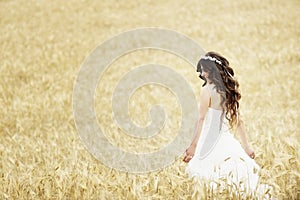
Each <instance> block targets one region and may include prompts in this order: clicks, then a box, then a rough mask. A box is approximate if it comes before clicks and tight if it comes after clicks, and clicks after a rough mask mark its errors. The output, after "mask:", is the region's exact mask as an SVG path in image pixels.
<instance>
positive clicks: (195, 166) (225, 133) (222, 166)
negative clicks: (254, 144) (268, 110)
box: [183, 52, 260, 191]
mask: <svg viewBox="0 0 300 200" xmlns="http://www.w3.org/2000/svg"><path fill="white" fill-rule="evenodd" d="M197 72H200V76H199V77H200V78H201V79H203V80H204V84H203V85H202V89H201V94H200V112H199V120H198V122H197V125H196V128H195V134H194V138H193V140H192V142H191V145H190V146H189V147H188V148H187V149H186V151H185V156H184V159H183V161H184V162H187V163H188V165H187V168H186V172H187V173H188V174H189V176H190V177H191V176H197V177H199V178H205V179H219V178H226V180H228V181H229V182H233V183H235V185H237V186H239V185H240V184H241V183H243V184H244V186H246V187H244V186H243V187H244V188H247V189H250V190H251V191H253V190H255V188H256V186H257V183H258V179H259V176H258V171H259V170H260V167H259V166H258V165H257V164H256V162H255V161H254V160H253V159H254V158H255V153H254V151H253V149H252V148H251V147H250V145H249V144H248V141H247V138H246V132H245V127H244V122H243V120H242V118H241V116H240V112H239V111H240V110H239V100H240V98H241V95H240V93H239V90H238V87H239V83H238V82H237V80H236V79H235V78H234V72H233V69H232V68H231V67H230V66H229V62H228V61H227V60H226V59H225V58H224V57H223V56H221V55H219V54H218V53H215V52H208V53H206V54H205V56H203V57H201V59H200V60H199V62H198V65H197ZM233 127H236V130H237V132H238V134H239V136H240V138H241V142H242V146H243V147H242V146H241V144H240V143H239V142H238V141H237V140H236V139H235V138H234V137H233V134H232V133H231V132H230V130H231V128H233Z"/></svg>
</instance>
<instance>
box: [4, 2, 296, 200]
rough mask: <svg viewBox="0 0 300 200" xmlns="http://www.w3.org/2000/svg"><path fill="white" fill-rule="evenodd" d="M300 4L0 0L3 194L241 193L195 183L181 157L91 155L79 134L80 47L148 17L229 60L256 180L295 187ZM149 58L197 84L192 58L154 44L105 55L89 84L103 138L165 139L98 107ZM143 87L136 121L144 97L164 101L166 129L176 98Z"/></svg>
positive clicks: (124, 143) (279, 193)
mask: <svg viewBox="0 0 300 200" xmlns="http://www.w3.org/2000/svg"><path fill="white" fill-rule="evenodd" d="M299 9H300V2H299V1H296V0H291V1H288V2H285V3H284V4H283V2H281V1H279V0H266V1H258V0H254V1H246V0H244V1H220V0H215V1H202V0H201V1H183V0H178V1H176V2H175V1H169V0H166V1H150V0H148V1H140V2H136V3H135V2H131V1H127V2H126V1H98V2H94V1H84V0H81V1H73V0H70V1H65V2H63V1H58V0H54V1H46V0H44V1H23V0H19V1H16V0H11V1H10V0H1V1H0V28H1V29H0V30H1V33H0V36H1V37H0V49H1V54H0V76H1V79H0V107H1V111H0V119H1V123H0V141H1V142H0V156H1V162H0V170H1V171H0V173H1V181H0V182H1V184H0V191H1V198H3V199H24V198H25V199H52V198H53V199H196V198H197V197H202V198H210V199H211V198H213V197H212V196H214V197H216V198H224V199H225V198H236V199H238V198H243V197H241V196H234V193H232V192H230V190H227V191H226V192H224V193H223V194H222V195H223V196H218V195H219V194H214V193H211V192H207V193H202V192H199V191H196V190H194V189H193V185H194V180H190V179H188V178H187V176H186V174H184V169H185V166H186V164H185V163H183V162H182V161H181V158H178V160H177V161H176V162H174V164H173V165H171V166H169V167H167V168H165V169H164V170H160V171H157V172H153V173H148V174H142V175H135V174H128V173H122V172H118V171H116V170H113V169H110V168H108V167H106V166H104V165H102V164H101V163H100V162H98V161H97V160H96V159H94V158H93V157H92V156H91V154H90V153H89V152H88V151H87V150H86V149H85V148H84V146H83V144H82V142H81V141H80V139H79V137H78V134H77V131H76V128H75V124H74V121H73V116H72V89H73V83H74V81H75V78H76V75H77V72H78V70H79V67H80V65H81V63H82V62H83V60H84V58H85V57H86V56H87V55H88V54H89V52H90V51H91V50H92V49H94V48H95V47H96V46H97V45H98V44H99V43H100V42H102V41H103V40H105V39H108V38H110V37H111V36H113V35H115V34H118V33H121V32H122V31H125V30H128V29H132V28H137V27H149V26H154V27H162V28H168V29H173V30H176V31H178V32H181V33H184V34H186V35H188V36H189V37H192V38H193V39H195V40H196V41H197V42H198V43H199V44H201V45H202V47H203V48H204V49H206V50H215V51H218V52H220V53H222V54H224V55H225V56H226V57H227V58H228V59H229V60H230V61H231V64H232V66H233V67H234V69H235V71H236V74H237V76H238V79H239V81H240V84H241V92H242V95H243V97H242V101H241V104H242V105H241V106H242V109H243V114H244V117H245V121H246V122H247V131H248V134H249V140H250V141H251V144H252V146H253V147H254V149H255V150H256V154H257V158H256V161H257V163H258V164H259V165H260V166H261V167H262V174H261V181H262V182H264V183H268V184H271V185H273V186H274V196H275V197H276V198H278V199H300V192H299V185H300V170H299V169H300V161H299V120H300V119H299V103H300V102H299V99H300V94H299V91H300V85H299V82H298V81H299V77H300V72H299V71H300V56H299V52H300V46H299V44H300V29H299V27H300V16H299ZM148 61H151V62H152V63H155V62H159V63H164V64H166V65H168V66H171V67H173V68H175V69H176V70H178V71H179V72H180V73H181V74H182V75H184V76H185V77H186V78H187V80H189V81H190V82H191V84H192V85H193V87H194V89H195V91H196V92H197V94H198V93H199V91H200V85H201V84H202V82H201V81H200V80H199V79H198V78H197V74H196V73H195V71H194V69H192V67H187V66H186V65H187V64H186V63H184V62H182V61H181V60H180V59H179V58H174V56H172V55H168V54H166V53H163V52H159V51H154V50H149V51H143V52H142V51H140V52H135V53H133V54H132V55H131V54H130V55H128V56H127V57H124V58H122V59H120V60H119V61H118V62H117V63H115V64H113V65H112V66H111V69H110V70H111V71H108V72H107V74H105V76H104V77H103V80H101V81H104V82H103V83H105V87H103V84H102V82H100V83H99V87H98V89H97V94H102V95H97V96H96V102H97V104H96V105H97V106H96V108H97V112H98V113H97V115H98V119H99V123H100V124H101V126H102V127H103V128H104V129H106V130H107V132H106V133H107V134H108V135H107V136H108V138H111V139H112V138H116V137H117V139H118V140H117V141H112V142H115V143H116V145H119V146H121V147H122V148H128V150H130V151H139V149H140V147H145V149H146V150H149V151H150V150H151V149H152V150H153V149H155V148H157V147H158V145H161V143H160V140H158V141H157V140H154V141H151V142H149V143H136V141H133V140H131V139H130V138H126V137H125V136H124V138H122V134H120V133H119V132H117V131H116V126H115V125H114V124H112V122H111V120H110V118H109V116H105V115H103V113H110V112H111V111H110V110H109V109H110V107H109V106H106V105H109V100H110V99H111V98H110V96H109V94H110V90H109V88H113V87H114V84H116V82H117V80H118V79H119V78H120V77H121V76H122V74H123V73H125V72H126V71H128V70H130V69H131V67H133V66H137V64H140V63H146V62H148ZM120 69H121V70H120ZM106 89H107V90H106ZM150 89H151V87H150V86H147V87H145V88H144V89H143V90H142V89H141V90H138V91H137V92H138V94H135V96H134V97H133V99H132V101H133V102H134V105H135V107H134V108H133V107H131V108H130V112H131V115H132V116H133V119H134V120H135V121H136V123H140V124H144V123H147V120H148V116H147V112H146V111H147V108H148V107H147V106H149V105H152V104H153V103H157V102H161V103H162V104H163V105H165V107H166V110H167V112H170V113H171V114H173V115H171V116H172V117H171V118H170V120H171V121H170V122H168V126H167V127H166V128H167V129H166V130H165V134H166V135H168V136H171V135H172V133H174V131H176V129H177V128H178V125H177V124H176V123H177V122H178V120H179V117H180V115H179V114H178V113H179V111H178V105H177V104H176V99H175V98H174V97H173V96H172V94H171V93H168V92H167V91H165V90H164V89H163V88H156V89H153V91H154V92H153V94H149V93H148V92H147V91H150ZM103 92H104V93H105V94H104V95H103ZM162 94H164V95H162ZM103 96H104V97H106V98H107V99H102V97H103ZM137 97H142V98H137ZM197 98H198V97H197ZM149 99H150V100H149ZM145 102H146V103H145ZM170 102H171V103H170ZM170 105H172V106H170ZM172 124H175V126H172ZM109 133H114V134H109ZM120 138H121V139H122V140H119V139H120ZM160 139H161V138H160ZM112 140H113V139H112ZM163 142H166V141H164V140H162V143H163ZM137 144H138V145H137ZM143 150H144V149H143ZM201 195H202V196H201ZM247 198H252V197H247ZM253 198H254V197H253Z"/></svg>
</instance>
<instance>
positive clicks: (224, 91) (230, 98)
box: [197, 52, 241, 128]
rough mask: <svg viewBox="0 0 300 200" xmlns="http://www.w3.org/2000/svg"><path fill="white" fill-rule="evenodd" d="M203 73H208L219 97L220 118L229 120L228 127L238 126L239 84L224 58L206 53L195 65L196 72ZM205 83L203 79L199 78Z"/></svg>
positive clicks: (212, 53)
mask: <svg viewBox="0 0 300 200" xmlns="http://www.w3.org/2000/svg"><path fill="white" fill-rule="evenodd" d="M201 66H202V68H203V71H205V72H207V73H208V79H209V80H210V81H212V82H213V83H214V84H215V87H216V91H217V92H218V93H219V94H220V95H221V107H222V110H223V113H222V116H224V114H225V117H226V119H227V120H229V124H230V127H231V128H232V127H233V126H234V125H236V124H238V114H239V100H240V99H241V94H240V92H239V90H238V88H239V83H238V81H237V80H236V79H235V78H234V72H233V69H232V68H231V67H230V66H229V62H228V60H227V59H226V58H224V57H223V56H221V55H220V54H218V53H216V52H208V53H206V54H205V57H202V58H201V59H200V60H199V62H198V65H197V72H200V73H202V69H201ZM199 77H200V78H201V79H203V80H204V81H205V82H204V84H203V85H202V87H203V86H205V85H206V83H207V80H206V79H205V77H203V76H201V74H200V76H199Z"/></svg>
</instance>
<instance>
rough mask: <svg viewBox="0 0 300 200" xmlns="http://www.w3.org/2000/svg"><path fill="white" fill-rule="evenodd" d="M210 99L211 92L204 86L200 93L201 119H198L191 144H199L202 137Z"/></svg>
mask: <svg viewBox="0 0 300 200" xmlns="http://www.w3.org/2000/svg"><path fill="white" fill-rule="evenodd" d="M209 100H210V92H209V90H208V88H207V87H203V89H202V90H201V93H200V110H199V119H198V123H197V127H196V130H195V133H194V138H193V140H192V143H191V145H193V146H195V147H196V146H197V144H198V141H199V138H200V134H201V130H202V126H203V121H204V119H205V115H206V113H207V110H208V106H209Z"/></svg>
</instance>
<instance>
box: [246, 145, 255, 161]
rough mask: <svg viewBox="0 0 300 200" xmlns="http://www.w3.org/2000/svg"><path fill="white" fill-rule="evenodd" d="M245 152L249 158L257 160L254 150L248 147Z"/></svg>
mask: <svg viewBox="0 0 300 200" xmlns="http://www.w3.org/2000/svg"><path fill="white" fill-rule="evenodd" d="M245 152H246V153H247V154H248V156H249V157H250V158H252V159H254V158H255V153H254V151H253V149H252V148H251V147H249V146H246V147H245Z"/></svg>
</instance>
